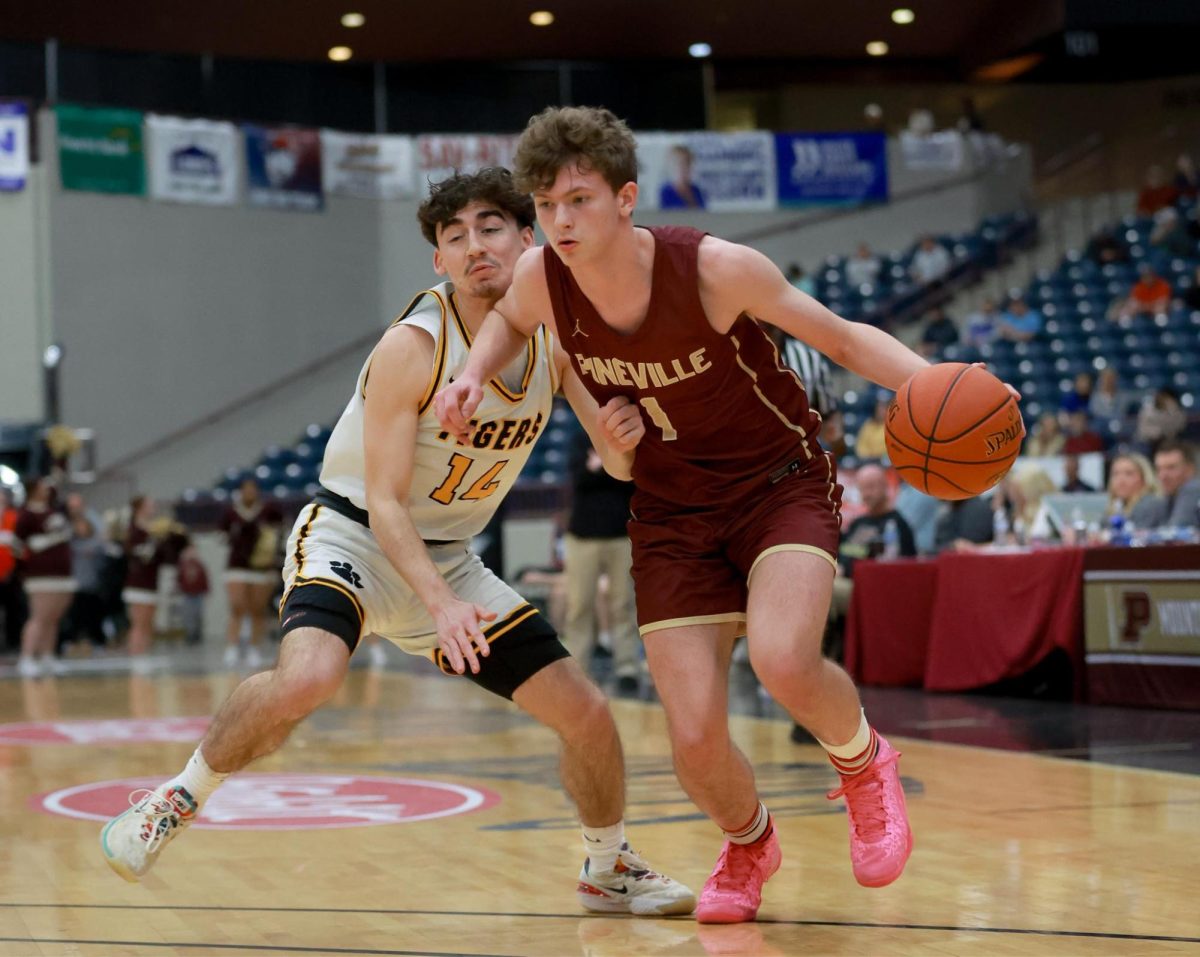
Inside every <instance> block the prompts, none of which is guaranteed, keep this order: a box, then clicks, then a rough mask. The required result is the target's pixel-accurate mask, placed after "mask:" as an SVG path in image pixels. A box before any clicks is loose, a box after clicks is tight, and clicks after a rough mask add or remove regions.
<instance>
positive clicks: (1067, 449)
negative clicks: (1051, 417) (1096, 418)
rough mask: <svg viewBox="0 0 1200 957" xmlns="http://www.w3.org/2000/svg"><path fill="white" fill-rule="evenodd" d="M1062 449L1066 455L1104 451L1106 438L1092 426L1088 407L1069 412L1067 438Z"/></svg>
mask: <svg viewBox="0 0 1200 957" xmlns="http://www.w3.org/2000/svg"><path fill="white" fill-rule="evenodd" d="M1062 450H1063V454H1065V455H1083V454H1084V453H1086V452H1103V451H1104V439H1103V438H1101V436H1100V434H1099V433H1098V432H1096V431H1095V430H1094V429H1093V428H1092V424H1091V420H1090V419H1089V418H1088V414H1087V410H1086V409H1076V410H1075V411H1074V412H1068V413H1067V440H1066V441H1065V442H1064V443H1063V447H1062Z"/></svg>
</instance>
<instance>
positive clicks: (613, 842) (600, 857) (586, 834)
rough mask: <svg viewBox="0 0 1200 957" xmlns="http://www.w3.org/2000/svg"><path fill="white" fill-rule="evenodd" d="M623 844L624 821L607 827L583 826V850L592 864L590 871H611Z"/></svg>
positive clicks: (615, 864)
mask: <svg viewBox="0 0 1200 957" xmlns="http://www.w3.org/2000/svg"><path fill="white" fill-rule="evenodd" d="M624 843H625V821H624V819H622V820H620V821H617V823H616V824H612V825H609V826H608V827H588V826H587V825H586V824H585V825H584V826H583V849H584V852H585V853H586V854H587V856H588V858H589V859H590V860H591V862H592V870H596V871H611V870H612V869H613V868H614V867H616V866H617V855H618V854H619V853H620V852H621V845H623V844H624Z"/></svg>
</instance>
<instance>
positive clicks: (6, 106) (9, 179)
mask: <svg viewBox="0 0 1200 957" xmlns="http://www.w3.org/2000/svg"><path fill="white" fill-rule="evenodd" d="M28 177H29V108H28V107H27V106H26V105H25V104H24V103H0V192H8V193H17V192H20V191H21V190H23V189H24V188H25V180H26V179H28Z"/></svg>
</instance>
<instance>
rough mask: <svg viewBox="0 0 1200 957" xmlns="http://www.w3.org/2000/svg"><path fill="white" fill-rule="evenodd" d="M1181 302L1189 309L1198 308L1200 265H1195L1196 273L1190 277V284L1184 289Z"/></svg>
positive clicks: (1199, 306) (1199, 302) (1199, 304)
mask: <svg viewBox="0 0 1200 957" xmlns="http://www.w3.org/2000/svg"><path fill="white" fill-rule="evenodd" d="M1181 298H1182V299H1183V304H1184V305H1185V306H1187V307H1188V308H1189V309H1200V266H1197V267H1196V274H1195V275H1194V276H1193V277H1192V284H1191V285H1190V286H1188V288H1187V289H1185V290H1184V293H1183V296H1182V297H1181Z"/></svg>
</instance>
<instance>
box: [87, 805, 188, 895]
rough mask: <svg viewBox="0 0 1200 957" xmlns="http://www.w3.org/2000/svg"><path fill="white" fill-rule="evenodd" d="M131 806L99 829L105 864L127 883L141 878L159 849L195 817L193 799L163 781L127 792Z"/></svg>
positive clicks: (156, 857) (159, 851)
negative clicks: (159, 785) (157, 784)
mask: <svg viewBox="0 0 1200 957" xmlns="http://www.w3.org/2000/svg"><path fill="white" fill-rule="evenodd" d="M129 803H130V804H131V805H133V806H132V807H131V808H130V809H129V810H128V811H126V812H124V813H123V814H118V815H117V816H116V817H114V818H113V819H112V820H111V821H109V822H108V823H107V824H105V825H104V828H103V830H101V831H100V848H101V850H103V851H104V857H105V859H106V860H107V861H108V866H109V867H111V868H112V869H113V870H114V871H116V872H117V873H118V874H119V875H120V876H121V877H123V878H125V880H127V881H130V882H137V881H140V880H141V879H142V877H143V876H144V875H145V874H146V872H147V871H148V870H150V868H151V867H153V866H154V862H155V861H157V860H158V855H159V854H160V853H162V849H163V848H164V847H166V846H167V845H168V844H170V843H171V842H172V841H173V840H175V838H176V837H177V836H178V835H179V834H180V832H181V831H183V829H184V828H186V827H187V826H188V825H189V824H191V823H192V821H193V820H195V818H196V810H197V807H196V800H195V798H193V797H192V796H191V794H189V793H188V792H187V790H186V789H184V788H182V787H179V786H178V785H176V786H174V787H171V788H167V786H166V785H165V784H164V785H162V786H161V787H159V788H157V789H156V790H153V791H147V790H145V789H142V790H138V791H134V792H133V793H132V794H131V795H129Z"/></svg>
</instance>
